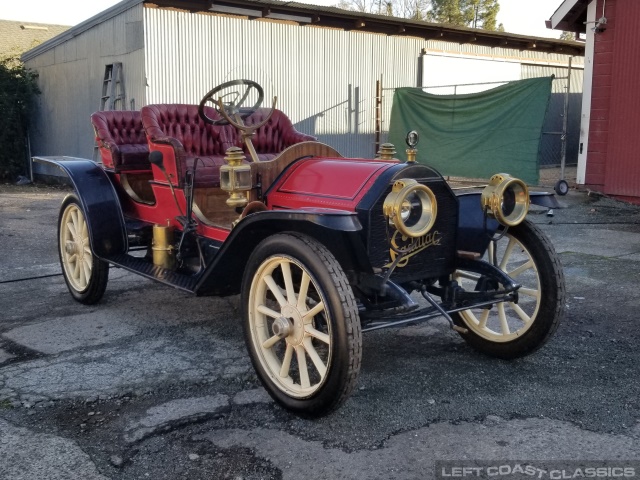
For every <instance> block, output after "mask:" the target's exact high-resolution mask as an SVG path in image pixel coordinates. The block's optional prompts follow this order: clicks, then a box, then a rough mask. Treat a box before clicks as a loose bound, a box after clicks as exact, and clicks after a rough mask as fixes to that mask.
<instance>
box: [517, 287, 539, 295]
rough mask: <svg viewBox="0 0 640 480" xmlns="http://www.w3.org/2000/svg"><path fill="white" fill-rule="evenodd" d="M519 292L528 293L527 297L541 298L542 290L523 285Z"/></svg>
mask: <svg viewBox="0 0 640 480" xmlns="http://www.w3.org/2000/svg"><path fill="white" fill-rule="evenodd" d="M518 293H519V294H522V295H526V296H527V297H533V298H540V290H534V289H533V288H524V287H521V288H520V289H519V290H518Z"/></svg>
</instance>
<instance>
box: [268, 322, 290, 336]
mask: <svg viewBox="0 0 640 480" xmlns="http://www.w3.org/2000/svg"><path fill="white" fill-rule="evenodd" d="M271 330H273V334H274V335H277V336H278V337H280V338H284V337H288V336H289V335H290V334H291V330H292V327H291V322H290V321H289V320H288V319H286V318H284V317H278V318H276V319H275V320H274V321H273V325H272V326H271Z"/></svg>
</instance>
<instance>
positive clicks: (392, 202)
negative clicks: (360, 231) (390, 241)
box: [382, 178, 438, 238]
mask: <svg viewBox="0 0 640 480" xmlns="http://www.w3.org/2000/svg"><path fill="white" fill-rule="evenodd" d="M382 211H383V213H384V215H385V216H386V217H387V218H388V219H389V223H392V224H393V226H394V227H395V228H396V229H397V230H398V231H399V232H400V233H401V234H402V235H405V236H407V237H414V238H415V237H422V236H423V235H426V234H427V232H428V231H429V230H431V227H433V224H434V223H435V221H436V215H437V212H438V204H437V202H436V197H435V195H434V194H433V192H432V191H431V189H430V188H429V187H427V186H425V185H422V184H420V183H418V182H417V181H416V180H414V179H410V178H403V179H401V180H397V181H396V182H395V183H394V184H393V187H392V188H391V193H389V195H387V198H385V200H384V204H383V206H382Z"/></svg>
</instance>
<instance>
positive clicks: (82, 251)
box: [58, 195, 109, 305]
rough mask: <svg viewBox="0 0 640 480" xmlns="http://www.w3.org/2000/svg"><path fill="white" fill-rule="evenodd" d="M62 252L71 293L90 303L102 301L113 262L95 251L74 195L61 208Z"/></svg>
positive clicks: (61, 256)
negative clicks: (110, 263) (104, 259)
mask: <svg viewBox="0 0 640 480" xmlns="http://www.w3.org/2000/svg"><path fill="white" fill-rule="evenodd" d="M58 253H59V254H60V264H61V265H62V274H63V276H64V280H65V282H66V283H67V287H68V288H69V292H70V293H71V296H72V297H73V298H75V299H76V300H77V301H78V302H80V303H84V304H86V305H90V304H93V303H96V302H98V301H99V300H100V299H101V298H102V296H103V295H104V291H105V289H106V288H107V281H108V279H109V264H108V263H106V262H104V261H102V260H100V259H99V258H98V257H96V256H95V255H94V254H93V252H92V250H91V244H90V239H89V229H88V226H87V221H86V219H85V216H84V212H83V210H82V207H81V205H80V202H79V200H78V198H77V197H75V196H74V195H70V196H68V197H67V198H66V199H65V201H64V202H63V203H62V207H61V209H60V218H59V221H58Z"/></svg>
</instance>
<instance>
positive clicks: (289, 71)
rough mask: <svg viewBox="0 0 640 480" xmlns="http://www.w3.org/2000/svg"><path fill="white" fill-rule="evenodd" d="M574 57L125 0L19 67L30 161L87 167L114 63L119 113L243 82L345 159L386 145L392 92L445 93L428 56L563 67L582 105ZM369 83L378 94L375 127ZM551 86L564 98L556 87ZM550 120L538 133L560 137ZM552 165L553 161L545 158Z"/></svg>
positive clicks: (260, 1)
mask: <svg viewBox="0 0 640 480" xmlns="http://www.w3.org/2000/svg"><path fill="white" fill-rule="evenodd" d="M582 53H583V46H582V45H581V44H579V43H576V42H565V41H560V40H550V39H536V38H532V37H527V36H521V35H515V34H509V33H500V32H486V31H480V30H474V29H467V28H457V27H451V26H447V25H442V24H430V23H426V22H417V21H411V20H406V19H400V18H392V17H386V16H379V15H371V14H363V13H359V12H351V11H345V10H340V9H336V8H332V7H326V8H323V7H315V6H310V5H305V4H296V3H289V2H286V3H285V2H279V1H272V0H248V1H241V0H224V1H217V0H216V1H214V2H209V1H203V0H192V1H188V2H187V1H176V0H162V1H155V2H154V3H150V2H147V1H144V0H125V1H123V2H121V3H119V4H117V5H115V6H114V7H112V8H110V9H108V10H106V11H105V12H103V13H101V14H99V15H97V16H96V17H94V18H92V19H89V20H87V21H86V22H84V23H82V24H80V25H77V26H76V27H74V28H72V29H71V30H69V31H67V32H65V33H64V34H63V35H60V36H59V37H56V38H54V39H52V40H50V41H49V42H47V43H45V44H43V45H41V46H39V47H38V48H35V49H33V50H31V51H29V52H27V53H26V54H25V55H24V56H23V60H24V61H25V62H26V63H27V66H28V67H29V68H32V69H34V70H37V71H38V73H39V78H40V88H41V90H42V92H43V94H42V95H41V96H40V99H39V109H38V111H37V117H36V119H35V122H34V124H35V127H34V129H33V131H32V132H31V145H32V152H33V154H34V155H70V156H79V157H86V158H91V156H92V151H93V134H92V130H91V126H90V124H89V120H88V119H89V115H90V114H91V113H92V112H93V111H95V110H98V109H99V107H100V98H101V95H102V85H103V78H104V73H105V66H106V65H109V64H113V63H115V62H121V63H122V65H123V74H124V86H125V91H126V101H125V102H123V106H124V108H127V109H139V108H140V107H141V106H143V105H146V104H151V103H197V102H199V101H200V98H201V97H202V96H203V95H204V94H205V93H206V92H207V91H209V90H210V89H211V88H213V87H214V86H216V85H217V84H220V83H222V82H224V81H227V80H230V79H235V78H250V79H253V80H256V81H258V82H259V83H261V84H262V85H263V86H264V87H265V95H266V97H267V98H270V97H271V96H273V95H275V94H277V95H278V99H279V100H278V105H279V108H280V109H282V110H283V111H285V112H286V113H287V115H289V117H291V119H292V120H293V122H294V124H295V125H296V128H298V129H299V130H300V131H303V132H305V133H309V134H312V135H316V136H317V137H318V138H319V139H320V140H321V141H323V142H326V143H328V144H330V145H332V146H334V147H335V148H337V149H338V150H339V151H341V152H343V153H344V154H345V155H372V154H373V153H374V152H375V140H376V138H377V137H376V124H380V125H381V132H380V133H381V135H380V137H379V139H380V141H384V140H385V131H386V130H387V129H388V128H387V127H388V123H387V122H388V117H389V112H390V108H391V98H392V90H393V88H395V87H405V86H423V85H427V84H428V85H432V86H433V85H443V83H442V81H441V80H439V78H440V75H441V74H442V73H443V72H444V70H443V69H440V70H435V71H434V70H426V69H425V61H424V59H425V57H427V56H434V55H435V56H438V55H440V56H444V57H447V62H448V63H446V64H445V65H450V66H453V65H456V64H459V65H462V64H461V63H460V62H463V63H464V61H466V60H468V59H469V58H472V59H480V60H483V61H485V62H486V63H487V65H489V66H490V65H491V64H493V65H495V64H502V63H505V62H507V63H511V64H513V65H515V66H516V70H517V72H518V73H517V74H515V76H516V77H517V78H529V77H532V76H543V75H548V74H550V73H554V74H556V75H557V76H566V71H567V68H566V67H567V63H568V59H569V58H570V57H573V58H574V66H575V67H577V69H576V70H574V74H573V75H574V76H575V80H574V81H572V89H571V91H572V94H576V95H580V92H581V87H582V85H581V83H582V82H581V68H582ZM448 68H449V67H444V69H445V70H446V69H448ZM488 70H489V71H492V70H493V69H492V68H491V67H489V68H488ZM475 73H476V72H469V71H466V72H465V73H464V75H463V76H462V78H460V80H459V81H458V82H456V83H468V78H469V77H475ZM514 79H516V78H493V77H492V78H491V80H495V81H508V80H514ZM427 80H428V82H429V83H427ZM377 81H381V82H382V86H383V87H384V88H385V89H384V90H383V92H384V93H383V95H382V108H381V109H380V110H379V111H381V112H382V114H381V115H380V117H381V118H378V120H379V122H376V120H377V118H376V111H377V109H376V82H377ZM482 81H483V82H487V81H488V80H487V79H483V80H482ZM556 85H557V88H556V90H557V93H559V94H561V93H562V92H564V82H560V81H558V82H556ZM552 110H553V108H552ZM557 113H558V112H557V111H555V113H554V114H553V116H554V118H553V119H552V120H553V122H555V123H556V125H549V126H548V128H546V129H547V130H555V131H557V130H558V128H557V122H558V119H557V118H555V117H556V116H557ZM575 114H576V115H577V112H576V113H575ZM559 121H560V122H561V119H560V120H559ZM557 145H559V143H558V142H557ZM554 148H555V150H556V151H557V150H558V148H556V147H554ZM550 156H551V157H554V158H557V159H559V157H557V156H556V152H555V151H554V152H553V153H552V154H550ZM552 160H553V158H552Z"/></svg>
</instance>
